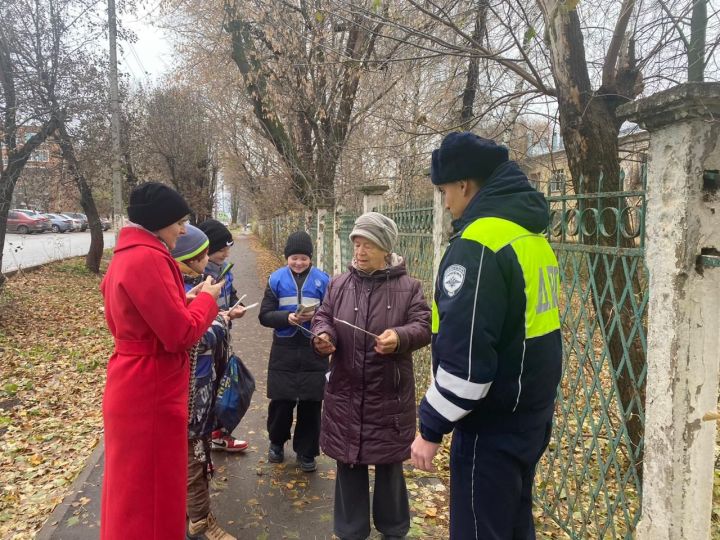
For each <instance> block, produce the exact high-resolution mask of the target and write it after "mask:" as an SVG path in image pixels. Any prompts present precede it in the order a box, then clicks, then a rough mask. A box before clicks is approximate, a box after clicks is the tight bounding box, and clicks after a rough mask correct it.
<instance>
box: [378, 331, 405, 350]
mask: <svg viewBox="0 0 720 540" xmlns="http://www.w3.org/2000/svg"><path fill="white" fill-rule="evenodd" d="M399 344H400V338H399V337H398V335H397V332H396V331H395V330H389V329H388V330H385V331H384V332H383V333H382V334H380V335H379V336H378V337H377V338H375V352H377V353H379V354H392V353H394V352H395V351H397V348H398V345H399Z"/></svg>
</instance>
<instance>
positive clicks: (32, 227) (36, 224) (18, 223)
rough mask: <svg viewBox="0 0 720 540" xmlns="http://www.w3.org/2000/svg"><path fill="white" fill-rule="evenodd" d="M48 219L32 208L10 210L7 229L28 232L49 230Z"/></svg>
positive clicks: (22, 232)
mask: <svg viewBox="0 0 720 540" xmlns="http://www.w3.org/2000/svg"><path fill="white" fill-rule="evenodd" d="M51 227H52V224H51V223H50V220H49V219H48V218H46V217H44V216H41V215H40V214H38V213H36V212H33V211H32V210H10V212H9V213H8V219H7V231H8V232H17V233H20V234H28V233H31V232H43V231H49V230H50V228H51Z"/></svg>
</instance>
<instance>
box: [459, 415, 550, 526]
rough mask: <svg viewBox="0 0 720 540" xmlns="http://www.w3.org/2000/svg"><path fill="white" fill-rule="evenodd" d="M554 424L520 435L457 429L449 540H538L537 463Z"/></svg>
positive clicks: (519, 433)
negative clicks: (534, 491) (535, 520)
mask: <svg viewBox="0 0 720 540" xmlns="http://www.w3.org/2000/svg"><path fill="white" fill-rule="evenodd" d="M550 431H551V422H548V423H547V424H546V425H542V426H540V427H538V428H534V429H530V430H528V431H524V432H518V433H514V432H511V433H491V434H488V433H482V434H477V433H471V432H467V431H461V430H460V429H457V428H456V429H455V431H454V432H453V440H452V447H451V451H450V538H451V540H534V539H535V526H534V524H533V516H532V485H533V478H534V477H535V466H536V465H537V462H538V461H539V460H540V457H541V456H542V454H543V452H544V451H545V448H547V445H548V442H550Z"/></svg>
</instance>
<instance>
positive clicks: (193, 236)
mask: <svg viewBox="0 0 720 540" xmlns="http://www.w3.org/2000/svg"><path fill="white" fill-rule="evenodd" d="M209 245H210V241H209V240H208V237H207V235H206V234H205V233H204V232H202V231H201V230H200V229H198V228H197V227H195V226H193V225H190V224H187V225H185V234H181V235H180V236H179V237H178V239H177V243H176V244H175V249H173V250H172V251H171V252H170V254H171V255H172V258H173V259H175V260H176V261H178V262H182V261H187V260H188V259H192V258H193V257H195V256H196V255H198V254H200V253H202V252H203V250H204V249H207V247H208V246H209Z"/></svg>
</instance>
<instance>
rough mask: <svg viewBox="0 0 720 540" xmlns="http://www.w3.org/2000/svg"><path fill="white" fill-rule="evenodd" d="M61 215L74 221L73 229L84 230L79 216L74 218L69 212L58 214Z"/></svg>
mask: <svg viewBox="0 0 720 540" xmlns="http://www.w3.org/2000/svg"><path fill="white" fill-rule="evenodd" d="M58 215H59V216H63V217H64V218H65V219H69V220H70V221H72V226H73V231H81V230H82V221H80V220H79V219H77V218H74V217H72V216H70V215H68V214H58Z"/></svg>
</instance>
